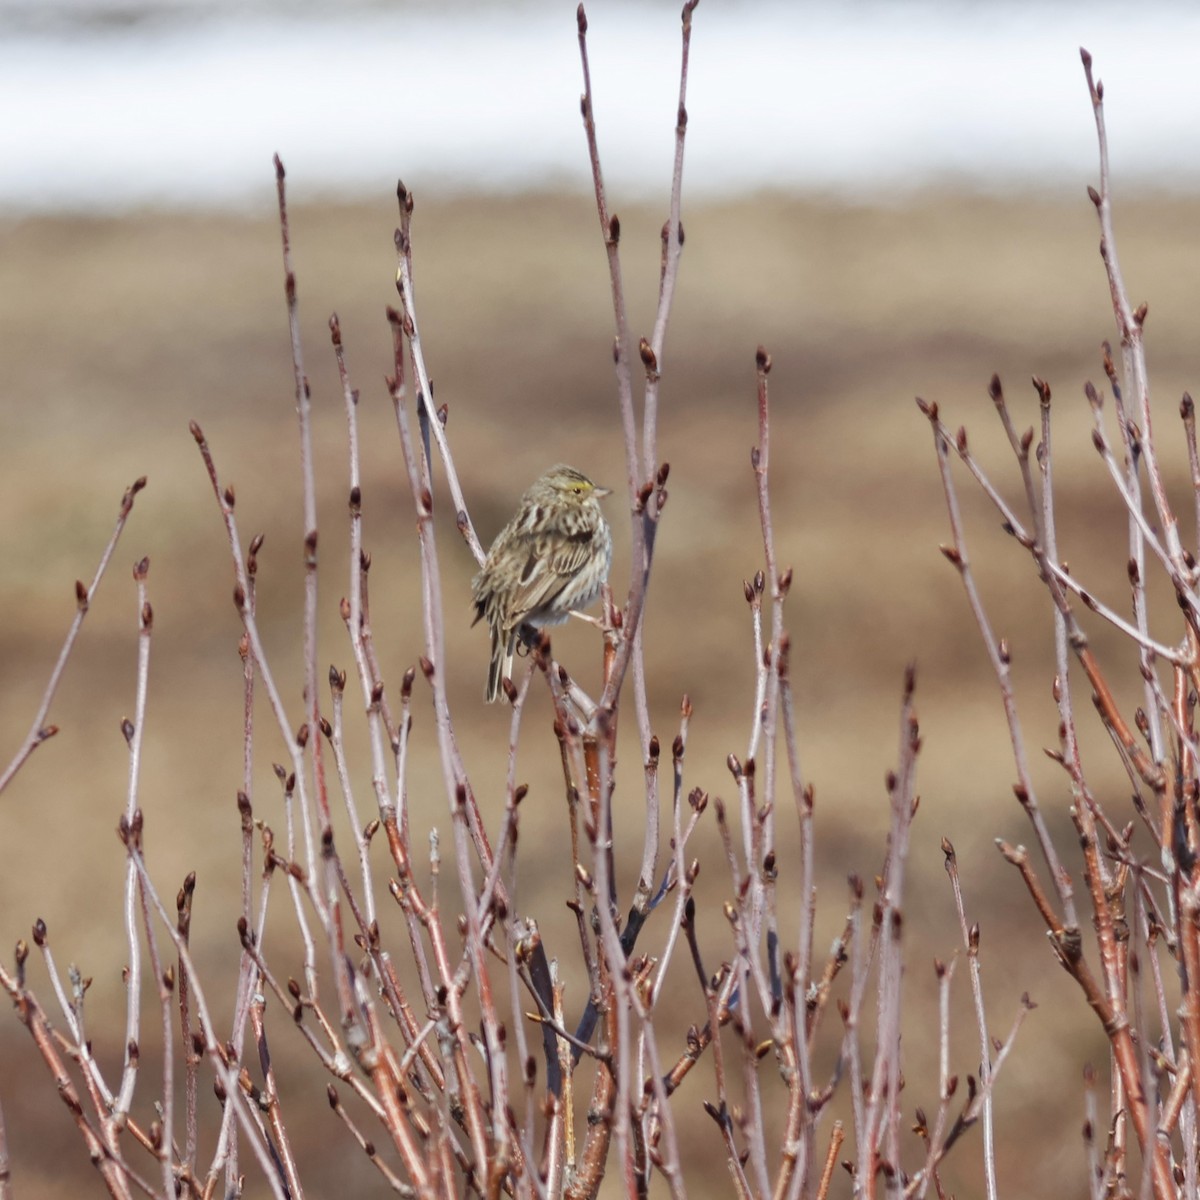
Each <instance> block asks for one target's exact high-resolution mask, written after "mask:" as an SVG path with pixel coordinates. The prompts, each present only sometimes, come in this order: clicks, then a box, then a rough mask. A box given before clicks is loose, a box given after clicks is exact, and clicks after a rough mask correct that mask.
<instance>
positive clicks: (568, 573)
mask: <svg viewBox="0 0 1200 1200" xmlns="http://www.w3.org/2000/svg"><path fill="white" fill-rule="evenodd" d="M522 541H524V542H527V543H528V554H527V555H526V558H525V565H524V566H523V567H522V569H521V577H520V579H519V580H518V581H517V586H516V589H515V590H514V593H513V600H512V608H511V609H510V610H509V613H510V618H511V622H512V627H513V628H515V627H516V626H518V625H520V624H521V622H522V621H527V620H528V619H529V617H530V616H531V615H534V614H536V613H538V612H541V611H543V610H544V609H546V608H549V607H550V606H552V605H553V603H554V601H555V599H556V598H557V597H558V595H559V594H560V593H561V592H562V590H563V589H564V588H565V587H566V586H567V584H568V583H569V582H570V581H571V580H572V579H574V578H575V576H576V575H577V574H578V573H579V571H580V569H581V568H582V567H583V565H584V563H586V562H587V560H588V559H589V558H590V557H591V555H592V553H593V551H592V534H591V531H588V533H587V536H586V537H585V536H583V535H579V536H577V537H574V538H570V539H566V540H563V539H562V537H561V535H556V536H555V537H554V538H553V539H549V538H546V537H544V536H543V537H531V538H524V539H522Z"/></svg>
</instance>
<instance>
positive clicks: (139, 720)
mask: <svg viewBox="0 0 1200 1200" xmlns="http://www.w3.org/2000/svg"><path fill="white" fill-rule="evenodd" d="M149 569H150V560H149V559H147V558H143V559H142V560H141V561H140V562H139V563H137V564H136V565H135V567H134V569H133V578H134V580H135V582H136V583H137V599H138V658H137V691H136V695H135V699H134V709H133V720H132V721H130V720H129V718H128V717H126V718H124V719H123V720H122V721H121V732H122V734H123V735H124V737H125V742H126V744H127V745H128V746H129V787H128V790H127V792H126V795H125V820H126V821H127V822H128V823H129V824H130V825H131V826H132V825H133V823H134V818H135V816H136V815H137V812H138V803H137V800H138V783H139V778H140V773H141V765H142V735H143V732H144V730H143V726H144V725H145V720H146V685H147V683H148V680H149V674H150V628H151V625H152V624H153V621H154V614H153V611H152V610H151V608H150V602H149V601H148V600H147V599H146V573H147V572H148V571H149ZM137 894H138V889H137V871H136V869H135V867H134V864H133V857H132V854H131V856H130V858H129V860H128V863H127V868H126V875H125V937H126V943H127V945H128V947H129V963H128V972H127V975H126V978H125V1068H124V1071H123V1072H122V1075H121V1087H120V1091H119V1093H118V1095H117V1097H116V1099H115V1101H114V1103H113V1110H114V1112H115V1114H116V1115H117V1118H118V1120H120V1119H122V1118H123V1117H124V1116H125V1115H126V1114H128V1112H129V1106H130V1105H131V1104H132V1102H133V1089H134V1085H135V1083H136V1082H137V1068H138V1031H139V1025H140V1011H141V1002H142V998H141V982H142V959H141V947H140V939H139V938H138V930H137Z"/></svg>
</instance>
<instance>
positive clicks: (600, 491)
mask: <svg viewBox="0 0 1200 1200" xmlns="http://www.w3.org/2000/svg"><path fill="white" fill-rule="evenodd" d="M592 495H593V496H595V497H596V499H597V500H603V499H604V497H605V496H611V495H612V488H602V487H598V488H593V489H592Z"/></svg>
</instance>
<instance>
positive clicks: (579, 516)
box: [471, 463, 612, 704]
mask: <svg viewBox="0 0 1200 1200" xmlns="http://www.w3.org/2000/svg"><path fill="white" fill-rule="evenodd" d="M608 494H609V489H608V488H602V487H597V486H596V485H595V484H594V483H593V482H592V481H591V480H590V479H589V478H588V477H587V476H586V475H584V474H582V473H581V472H579V471H577V470H575V468H574V467H568V466H566V465H565V464H563V463H560V464H559V465H558V466H556V467H551V468H550V470H548V471H547V472H546V473H545V474H544V475H543V476H542V477H541V478H540V479H539V480H538V481H537V482H536V483H534V484H533V485H532V486H531V487H530V488H529V490H528V491H527V492H526V493H525V495H523V496H522V497H521V502H520V504H518V505H517V511H516V515H515V516H514V517H513V519H512V520H511V521H509V523H508V524H507V525H505V527H504V528H503V529H502V530H501V531H500V533H499V534H498V535H497V537H496V540H495V541H494V542H493V543H492V548H491V549H490V550H489V551H488V556H487V559H486V560H485V562H484V564H483V568H482V570H480V572H479V574H478V575H476V576H475V580H474V582H473V583H472V584H471V595H472V599H473V600H474V602H475V620H476V621H478V620H479V619H480V618H484V619H486V621H487V623H488V627H489V628H490V629H491V631H492V659H491V666H490V667H489V669H488V678H487V688H486V689H485V691H484V699H486V700H487V702H488V703H489V704H490V703H491V702H492V701H494V700H495V699H496V697H497V696H498V695H499V694H500V688H501V680H502V679H511V678H512V662H513V655H514V653H515V652H516V647H517V638H518V637H519V636H520V629H521V626H522V625H529V626H532V627H533V628H535V629H537V628H541V627H542V626H543V625H558V624H559V623H561V622H562V621H565V620H566V619H567V617H568V616H569V615H570V614H571V612H573V611H575V610H578V609H583V608H587V606H588V605H589V604H591V603H592V602H593V601H594V600H595V599H596V597H597V596H599V595H600V589H601V587H603V585H604V581H605V580H606V579H607V578H608V570H609V567H610V566H611V565H612V534H611V532H610V531H609V528H608V522H607V521H605V519H604V514H603V513H602V512H601V511H600V501H601V500H602V499H603V498H604V497H605V496H607V495H608Z"/></svg>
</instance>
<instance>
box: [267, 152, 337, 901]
mask: <svg viewBox="0 0 1200 1200" xmlns="http://www.w3.org/2000/svg"><path fill="white" fill-rule="evenodd" d="M275 187H276V191H277V193H278V196H279V229H280V234H281V237H282V240H283V272H284V294H285V296H286V297H287V313H288V333H289V335H290V337H291V343H292V371H293V374H294V376H295V382H296V417H297V420H298V422H299V426H300V474H301V478H302V480H303V491H304V711H305V720H306V721H307V722H308V726H309V730H310V732H311V733H312V735H313V736H311V737H310V738H309V746H310V747H311V749H310V751H309V753H310V756H311V759H312V770H313V787H314V789H315V791H316V801H317V813H318V816H319V818H320V822H321V833H322V835H323V834H324V833H325V832H326V831H327V830H328V829H329V827H330V814H329V797H328V794H327V793H326V790H325V760H324V754H323V752H322V749H321V739H320V738H319V737H317V736H316V732H317V730H318V729H319V728H320V724H321V703H320V699H319V693H318V690H317V489H316V484H315V482H314V480H313V449H312V393H311V390H310V389H309V386H308V376H307V375H305V373H304V354H303V348H302V346H301V343H300V306H299V301H298V300H297V297H296V272H295V269H294V268H293V266H292V241H291V230H290V228H289V226H288V213H287V187H286V183H285V172H284V169H283V163H282V162H281V161H280V158H279V155H278V154H277V155H276V156H275ZM308 865H309V870H310V871H311V870H314V869H315V867H316V863H315V862H313V861H310V862H309V864H308ZM328 883H329V881H328V880H327V881H326V884H327V885H328ZM329 892H330V895H329V902H330V903H333V889H332V887H330V888H329Z"/></svg>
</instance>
